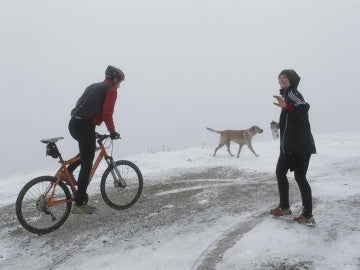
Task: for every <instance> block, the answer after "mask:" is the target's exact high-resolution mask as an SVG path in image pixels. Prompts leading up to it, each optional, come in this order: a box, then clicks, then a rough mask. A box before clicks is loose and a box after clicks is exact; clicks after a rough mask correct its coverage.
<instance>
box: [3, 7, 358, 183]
mask: <svg viewBox="0 0 360 270" xmlns="http://www.w3.org/2000/svg"><path fill="white" fill-rule="evenodd" d="M359 25H360V1H355V0H354V1H350V0H341V1H339V0H335V1H316V0H313V1H304V0H299V1H291V0H272V1H268V0H263V1H260V0H251V1H250V0H248V1H245V0H233V1H227V0H214V1H210V0H209V1H206V0H202V1H199V0H173V1H172V0H152V1H151V0H124V1H121V0H113V1H110V0H82V1H80V0H71V1H70V0H63V1H55V0H53V1H50V0H49V1H45V0H44V1H39V0H33V1H28V0H23V1H20V0H8V1H7V0H0V35H1V42H0V81H1V91H0V103H1V104H0V105H1V107H0V108H1V116H2V128H1V135H0V139H1V143H2V144H3V145H2V149H3V151H2V157H1V164H2V165H1V171H0V176H6V175H10V174H14V173H20V172H23V171H31V170H32V169H37V168H43V167H44V166H49V164H56V163H55V161H53V160H49V159H45V157H44V156H45V147H44V146H43V145H42V144H41V143H40V142H39V140H40V139H42V138H46V137H55V136H64V137H65V140H63V141H61V143H60V144H59V146H60V148H61V149H62V150H63V152H64V156H65V157H69V155H71V154H72V153H74V152H75V151H77V144H76V142H75V140H73V139H72V138H71V136H70V135H69V132H68V129H67V125H68V121H69V116H70V111H71V109H72V108H73V107H74V105H75V103H76V100H77V99H78V98H79V96H80V95H81V94H82V92H83V91H84V89H85V87H86V86H88V85H89V84H91V83H93V82H98V81H102V80H103V78H104V75H103V74H104V70H105V68H106V66H107V65H108V64H112V65H115V66H118V67H120V68H121V69H123V71H124V72H125V75H126V79H125V81H124V82H123V84H122V85H121V87H120V89H119V93H118V101H117V104H116V108H115V115H114V119H115V125H116V127H117V131H118V132H119V133H120V134H121V135H122V138H123V140H122V141H121V142H119V143H117V151H116V154H117V157H118V158H124V157H126V156H127V155H130V154H133V153H139V152H147V151H151V150H159V149H161V148H162V147H163V145H164V146H165V147H166V148H171V149H177V148H182V147H187V146H192V145H199V144H201V143H213V144H214V147H215V145H216V144H217V141H218V137H217V135H216V134H213V133H210V132H209V131H207V130H206V129H205V127H206V126H209V127H212V128H214V129H246V128H249V127H250V126H251V125H254V124H256V125H259V126H260V127H262V128H264V129H265V133H264V134H261V135H258V137H257V139H258V140H261V139H264V140H267V139H270V138H271V135H270V130H269V124H270V122H271V120H273V119H274V120H276V119H278V116H279V113H280V112H279V109H278V108H277V107H275V106H274V105H273V98H272V95H273V94H277V93H278V89H279V86H278V82H277V75H278V74H279V72H280V71H281V70H282V69H285V68H293V69H295V70H296V71H297V72H298V74H299V75H300V76H301V78H302V79H301V82H300V85H299V90H300V91H301V92H302V94H303V95H304V97H305V99H306V101H307V102H308V103H310V105H311V110H310V120H311V125H312V130H313V133H314V136H315V140H316V134H317V133H325V132H335V131H341V132H353V131H359V130H360V128H359V120H358V119H357V118H358V117H359V114H360V108H359V100H360V94H359V91H360V89H359V86H358V83H357V79H358V78H359V72H360V54H359V48H360V30H359V29H360V28H359ZM98 131H101V132H104V131H105V128H104V127H101V128H99V129H98ZM4 150H5V151H4ZM359 150H360V149H359ZM260 154H261V153H260Z"/></svg>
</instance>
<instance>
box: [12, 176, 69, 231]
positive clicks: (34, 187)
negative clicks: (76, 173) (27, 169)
mask: <svg viewBox="0 0 360 270" xmlns="http://www.w3.org/2000/svg"><path fill="white" fill-rule="evenodd" d="M55 181H56V178H55V177H52V176H41V177H37V178H35V179H33V180H31V181H30V182H28V183H27V184H26V185H25V186H24V187H23V188H22V189H21V191H20V193H19V195H18V197H17V200H16V216H17V218H18V220H19V222H20V224H21V225H22V226H23V227H24V228H25V229H26V230H28V231H29V232H32V233H37V234H45V233H49V232H52V231H54V230H56V229H58V228H59V227H60V226H61V225H63V224H64V222H65V221H66V219H67V218H68V217H69V214H70V211H71V205H72V201H71V194H70V191H69V189H68V188H67V187H66V185H65V184H64V183H63V182H59V183H58V184H57V185H56V184H54V182H55ZM52 193H53V194H54V196H53V198H52V201H53V202H55V201H58V202H60V201H63V202H61V203H57V204H56V205H55V204H54V206H49V205H48V198H49V196H51V194H52Z"/></svg>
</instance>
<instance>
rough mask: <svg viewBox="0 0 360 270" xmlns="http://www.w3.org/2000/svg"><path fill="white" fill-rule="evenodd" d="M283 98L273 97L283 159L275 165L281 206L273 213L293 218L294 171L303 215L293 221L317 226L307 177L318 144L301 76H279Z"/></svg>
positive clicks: (289, 73) (286, 73)
mask: <svg viewBox="0 0 360 270" xmlns="http://www.w3.org/2000/svg"><path fill="white" fill-rule="evenodd" d="M278 79H279V84H280V88H281V89H280V95H281V96H274V98H275V99H276V100H277V103H274V104H275V105H276V106H278V107H280V108H281V109H282V110H281V114H280V122H279V123H277V126H278V128H280V156H279V160H278V162H277V165H276V177H277V183H278V188H279V196H280V204H279V206H278V207H276V208H274V209H271V210H270V214H271V215H274V216H283V215H291V213H292V211H291V209H290V204H289V181H288V178H287V176H286V175H287V172H288V171H289V169H290V171H294V176H295V180H296V182H297V184H298V186H299V189H300V193H301V199H302V206H303V210H302V214H301V215H300V216H298V217H296V218H294V221H296V222H299V223H305V224H314V223H315V221H314V218H313V215H312V194H311V187H310V185H309V182H308V181H307V179H306V173H307V170H308V167H309V161H310V157H311V154H315V153H316V148H315V143H314V139H313V136H312V134H311V128H310V123H309V116H308V111H309V109H310V105H309V104H308V103H306V102H305V100H304V98H303V96H302V95H301V93H300V92H299V91H298V90H297V87H298V85H299V82H300V77H299V75H298V74H297V73H296V72H295V70H292V69H286V70H283V71H281V72H280V74H279V77H278Z"/></svg>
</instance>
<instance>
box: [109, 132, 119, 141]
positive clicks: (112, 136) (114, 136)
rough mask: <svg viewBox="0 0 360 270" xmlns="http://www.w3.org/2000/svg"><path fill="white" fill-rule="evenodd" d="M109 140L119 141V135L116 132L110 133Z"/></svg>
mask: <svg viewBox="0 0 360 270" xmlns="http://www.w3.org/2000/svg"><path fill="white" fill-rule="evenodd" d="M110 139H112V140H117V139H121V138H120V134H119V133H117V132H116V131H114V132H111V133H110Z"/></svg>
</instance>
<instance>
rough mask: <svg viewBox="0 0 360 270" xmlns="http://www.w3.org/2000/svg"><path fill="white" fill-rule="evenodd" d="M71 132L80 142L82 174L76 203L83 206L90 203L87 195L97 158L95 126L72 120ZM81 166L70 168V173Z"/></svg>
mask: <svg viewBox="0 0 360 270" xmlns="http://www.w3.org/2000/svg"><path fill="white" fill-rule="evenodd" d="M69 131H70V134H71V136H72V137H73V138H74V139H75V140H77V141H78V142H79V150H80V157H81V160H80V164H81V168H80V172H79V178H78V191H77V194H76V198H75V202H76V204H77V205H82V204H84V203H86V202H87V201H88V195H87V193H86V190H87V187H88V185H89V178H90V173H91V168H92V164H93V161H94V156H95V148H96V145H95V125H93V124H91V123H90V122H88V121H84V120H81V119H75V118H72V119H71V120H70V122H69ZM77 165H79V164H74V165H73V166H71V165H70V166H69V171H70V172H72V171H73V170H75V168H76V167H77Z"/></svg>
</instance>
